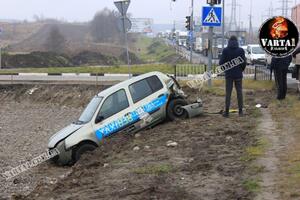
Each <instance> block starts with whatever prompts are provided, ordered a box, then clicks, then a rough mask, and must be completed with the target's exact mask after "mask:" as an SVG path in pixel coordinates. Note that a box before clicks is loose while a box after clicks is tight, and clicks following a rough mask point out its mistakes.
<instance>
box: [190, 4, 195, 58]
mask: <svg viewBox="0 0 300 200" xmlns="http://www.w3.org/2000/svg"><path fill="white" fill-rule="evenodd" d="M193 39H194V0H192V13H191V30H190V63H193Z"/></svg>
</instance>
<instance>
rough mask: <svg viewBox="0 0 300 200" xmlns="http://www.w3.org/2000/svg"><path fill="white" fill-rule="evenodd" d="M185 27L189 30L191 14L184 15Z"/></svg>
mask: <svg viewBox="0 0 300 200" xmlns="http://www.w3.org/2000/svg"><path fill="white" fill-rule="evenodd" d="M185 18H186V21H185V28H186V29H187V30H188V31H190V30H191V16H186V17H185Z"/></svg>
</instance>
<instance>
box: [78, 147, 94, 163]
mask: <svg viewBox="0 0 300 200" xmlns="http://www.w3.org/2000/svg"><path fill="white" fill-rule="evenodd" d="M96 148H97V146H95V145H93V144H90V143H83V144H80V145H79V146H78V147H76V148H75V149H74V150H73V160H74V162H77V161H78V160H79V159H80V157H81V155H82V154H84V153H86V152H89V151H94V150H95V149H96Z"/></svg>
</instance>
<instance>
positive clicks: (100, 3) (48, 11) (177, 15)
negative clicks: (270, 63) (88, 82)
mask: <svg viewBox="0 0 300 200" xmlns="http://www.w3.org/2000/svg"><path fill="white" fill-rule="evenodd" d="M271 1H272V0H253V15H254V18H253V20H254V25H255V26H259V25H260V23H261V20H262V15H266V14H267V13H268V11H267V9H268V8H269V7H270V2H271ZM0 2H1V5H0V19H18V20H24V19H27V20H32V19H33V18H32V17H33V15H35V14H36V15H43V16H44V17H49V18H57V19H66V20H68V21H89V20H91V19H92V17H93V16H94V14H95V13H96V11H99V10H101V9H103V8H105V7H107V8H110V9H115V7H114V4H113V0H1V1H0ZM171 2H172V1H171V0H131V5H130V8H129V12H130V13H132V14H133V17H148V18H153V19H154V23H156V24H158V23H172V21H173V20H174V19H175V20H176V21H184V19H185V16H186V15H188V14H189V13H190V9H189V8H190V4H191V0H177V2H176V3H171ZM237 2H238V3H240V4H241V12H240V13H241V21H243V23H244V26H248V24H249V20H248V19H249V18H248V15H249V12H250V0H238V1H237ZM272 2H274V3H273V7H274V12H275V11H276V10H275V9H276V8H278V7H280V3H279V2H278V1H277V0H276V1H272ZM295 2H300V1H299V0H292V3H291V4H290V6H291V7H292V6H294V5H295ZM205 3H206V0H194V4H195V14H196V15H198V16H200V12H201V7H202V6H203V5H205ZM230 3H231V0H226V4H230ZM226 8H227V9H226V10H227V12H225V13H226V16H227V17H228V18H229V17H230V6H229V5H227V6H226ZM275 14H280V11H278V10H277V11H276V12H275ZM238 17H239V12H237V18H238Z"/></svg>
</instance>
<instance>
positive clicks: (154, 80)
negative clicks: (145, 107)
mask: <svg viewBox="0 0 300 200" xmlns="http://www.w3.org/2000/svg"><path fill="white" fill-rule="evenodd" d="M162 88H163V84H162V83H161V81H160V80H159V78H158V77H157V76H151V77H149V78H146V79H143V80H140V81H138V82H136V83H133V84H132V85H130V86H129V91H130V94H131V96H132V100H133V102H134V103H137V102H139V101H140V100H142V99H144V98H146V97H148V96H149V95H151V94H153V93H155V92H157V91H159V90H160V89H162Z"/></svg>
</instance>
